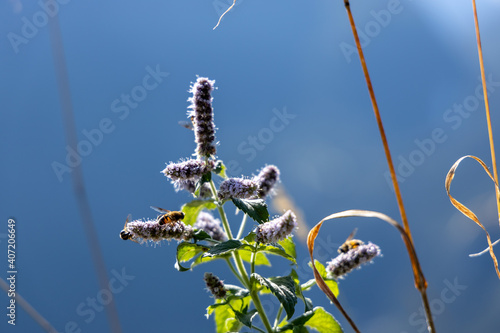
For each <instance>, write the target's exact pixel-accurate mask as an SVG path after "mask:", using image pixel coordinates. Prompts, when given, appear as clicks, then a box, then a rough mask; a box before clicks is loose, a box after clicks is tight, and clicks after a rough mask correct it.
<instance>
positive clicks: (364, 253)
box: [326, 242, 381, 279]
mask: <svg viewBox="0 0 500 333" xmlns="http://www.w3.org/2000/svg"><path fill="white" fill-rule="evenodd" d="M380 253H381V252H380V248H379V247H378V246H377V245H375V244H373V243H371V242H368V243H367V244H363V245H359V246H358V247H356V248H354V249H350V250H349V251H347V252H345V253H341V254H339V255H338V256H337V257H335V258H333V259H332V260H331V261H330V262H328V263H327V267H326V271H327V274H328V277H329V278H334V279H337V278H343V277H344V276H345V275H346V274H347V273H349V272H350V271H352V270H353V269H355V268H358V267H360V266H361V265H362V264H365V263H367V262H370V261H371V260H372V259H373V258H375V257H376V256H378V255H380Z"/></svg>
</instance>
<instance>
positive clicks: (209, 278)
mask: <svg viewBox="0 0 500 333" xmlns="http://www.w3.org/2000/svg"><path fill="white" fill-rule="evenodd" d="M203 279H204V280H205V283H206V284H207V288H208V290H209V291H210V293H212V295H214V297H215V298H224V297H226V288H224V283H223V282H222V281H221V279H219V278H218V277H217V276H216V275H214V274H212V273H205V276H204V277H203Z"/></svg>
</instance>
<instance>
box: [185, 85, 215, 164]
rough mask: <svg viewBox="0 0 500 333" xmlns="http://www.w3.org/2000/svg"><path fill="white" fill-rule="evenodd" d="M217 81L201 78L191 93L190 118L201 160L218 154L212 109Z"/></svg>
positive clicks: (193, 86)
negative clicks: (212, 94)
mask: <svg viewBox="0 0 500 333" xmlns="http://www.w3.org/2000/svg"><path fill="white" fill-rule="evenodd" d="M214 83H215V81H211V80H209V79H208V78H206V77H199V78H198V79H197V80H196V82H195V83H194V84H193V85H192V86H191V89H190V91H189V92H190V93H192V94H193V97H190V98H189V99H188V101H189V102H191V105H190V106H189V108H190V109H191V110H190V111H188V116H189V117H191V119H192V121H193V126H194V135H195V142H196V144H197V147H196V155H197V156H198V158H199V159H202V158H205V157H210V156H214V155H215V153H216V143H215V125H214V112H213V109H212V96H211V93H212V91H213V90H214Z"/></svg>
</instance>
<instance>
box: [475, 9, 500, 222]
mask: <svg viewBox="0 0 500 333" xmlns="http://www.w3.org/2000/svg"><path fill="white" fill-rule="evenodd" d="M472 8H473V9H474V24H475V27H476V40H477V53H478V55H479V67H480V68H481V81H482V85H483V95H484V106H485V109H486V123H487V125H488V138H489V141H490V152H491V163H492V167H493V176H494V178H495V182H496V183H497V184H498V173H497V161H496V156H495V146H494V144H493V130H492V129H491V117H490V103H489V102H488V87H487V86H486V74H485V71H484V62H483V49H482V47H481V36H480V34H479V20H478V18H477V9H476V0H472ZM495 194H496V197H497V210H498V223H499V224H500V191H499V190H498V189H497V190H496V191H495Z"/></svg>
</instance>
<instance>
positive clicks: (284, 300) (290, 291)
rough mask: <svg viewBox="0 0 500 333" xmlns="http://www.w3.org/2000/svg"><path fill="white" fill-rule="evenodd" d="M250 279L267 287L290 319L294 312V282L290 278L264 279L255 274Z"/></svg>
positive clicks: (295, 297)
mask: <svg viewBox="0 0 500 333" xmlns="http://www.w3.org/2000/svg"><path fill="white" fill-rule="evenodd" d="M251 276H252V278H254V279H256V280H257V281H258V282H259V283H260V284H261V285H262V286H265V287H267V288H268V289H269V290H270V291H271V292H272V293H273V294H274V296H276V297H277V298H278V300H279V301H280V303H281V304H282V305H283V308H284V309H285V311H286V314H287V318H288V319H290V318H291V317H292V316H293V313H294V312H295V304H297V296H295V282H294V281H293V278H292V277H291V276H283V277H275V278H270V279H266V278H264V277H262V276H260V275H259V274H257V273H253V274H252V275H251Z"/></svg>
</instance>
